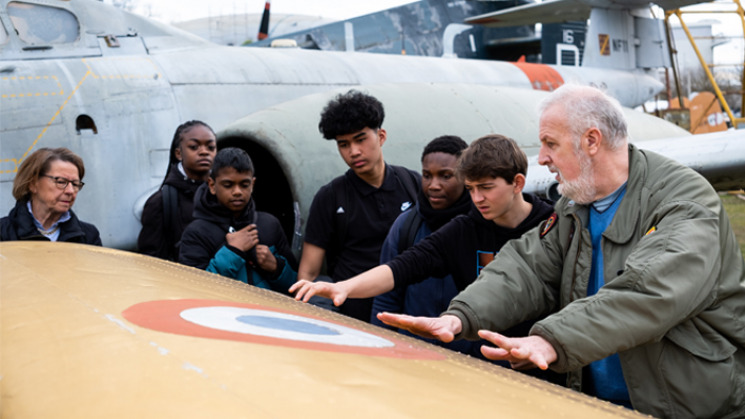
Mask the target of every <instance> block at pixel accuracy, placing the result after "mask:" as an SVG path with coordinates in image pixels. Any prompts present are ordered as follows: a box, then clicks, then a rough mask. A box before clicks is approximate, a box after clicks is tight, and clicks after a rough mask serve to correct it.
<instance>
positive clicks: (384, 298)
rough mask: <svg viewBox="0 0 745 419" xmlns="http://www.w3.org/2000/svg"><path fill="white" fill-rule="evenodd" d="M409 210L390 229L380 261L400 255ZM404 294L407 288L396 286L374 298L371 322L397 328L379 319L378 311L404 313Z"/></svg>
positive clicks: (392, 328)
mask: <svg viewBox="0 0 745 419" xmlns="http://www.w3.org/2000/svg"><path fill="white" fill-rule="evenodd" d="M409 211H416V209H410V210H409ZM408 214H409V213H408V211H406V212H404V213H403V214H401V215H399V216H398V218H396V221H394V222H393V225H392V226H391V229H390V230H389V231H388V235H387V236H386V237H385V241H384V242H383V247H382V248H381V250H380V263H381V264H383V263H386V262H388V261H390V260H392V259H393V258H395V257H396V256H398V242H399V240H400V237H401V231H400V230H401V224H403V222H404V220H405V219H406V218H407V217H408ZM404 295H406V291H405V288H394V289H393V290H391V291H388V292H386V293H385V294H381V295H378V296H377V297H375V298H374V299H373V305H372V312H371V313H370V323H372V324H374V325H376V326H380V327H385V328H386V329H390V330H396V328H395V327H392V326H388V325H387V324H385V323H383V322H381V321H380V320H378V316H377V315H378V313H380V312H381V311H387V312H390V313H403V309H404Z"/></svg>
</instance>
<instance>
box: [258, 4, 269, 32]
mask: <svg viewBox="0 0 745 419" xmlns="http://www.w3.org/2000/svg"><path fill="white" fill-rule="evenodd" d="M270 7H271V0H266V3H264V14H263V15H261V25H260V26H259V35H258V36H257V38H258V39H259V41H261V40H262V39H266V38H267V37H268V36H269V8H270Z"/></svg>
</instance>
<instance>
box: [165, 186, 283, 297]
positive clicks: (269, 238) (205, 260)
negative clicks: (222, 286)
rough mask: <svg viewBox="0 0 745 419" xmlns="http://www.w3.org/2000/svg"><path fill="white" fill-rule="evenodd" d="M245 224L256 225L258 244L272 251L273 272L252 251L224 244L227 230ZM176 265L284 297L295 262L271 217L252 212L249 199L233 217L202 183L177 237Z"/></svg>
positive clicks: (277, 221)
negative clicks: (190, 215)
mask: <svg viewBox="0 0 745 419" xmlns="http://www.w3.org/2000/svg"><path fill="white" fill-rule="evenodd" d="M249 224H256V227H257V229H258V231H259V244H263V245H266V246H268V247H269V248H270V249H271V250H272V254H274V257H275V258H276V259H277V270H276V272H267V271H264V270H262V269H261V268H259V265H258V263H257V262H256V251H255V250H254V249H251V250H250V251H249V252H246V253H244V252H243V251H241V250H239V249H236V248H235V247H232V246H230V245H228V244H227V242H226V240H225V235H226V234H227V233H228V231H229V230H230V227H232V228H233V229H235V230H236V231H237V230H240V229H242V228H244V227H246V226H248V225H249ZM179 262H181V263H183V264H185V265H189V266H194V267H196V268H199V269H206V270H208V271H210V272H215V273H218V274H220V275H223V276H227V277H230V278H233V279H237V280H239V281H242V282H245V283H248V284H251V285H255V286H257V287H260V288H269V289H272V290H275V291H279V292H283V293H285V294H287V290H288V288H290V286H291V285H292V284H294V283H295V282H296V280H297V262H296V260H295V256H294V255H293V254H292V251H291V250H290V246H289V245H288V243H287V238H286V237H285V234H284V231H283V230H282V226H281V225H280V223H279V220H277V218H275V217H274V216H273V215H271V214H268V213H265V212H261V211H256V206H255V204H254V201H253V199H251V200H250V201H249V203H248V205H247V206H246V208H245V209H244V211H243V213H242V214H241V215H240V216H239V217H235V218H234V217H233V214H232V212H231V211H230V210H228V209H227V208H225V207H224V206H223V205H222V204H220V203H219V202H218V201H217V197H215V195H212V194H211V193H210V192H209V189H208V187H207V184H206V183H205V184H203V185H202V186H200V187H199V189H197V192H196V194H195V196H194V221H192V222H191V224H189V226H188V227H186V230H184V234H183V236H182V238H181V252H180V255H179Z"/></svg>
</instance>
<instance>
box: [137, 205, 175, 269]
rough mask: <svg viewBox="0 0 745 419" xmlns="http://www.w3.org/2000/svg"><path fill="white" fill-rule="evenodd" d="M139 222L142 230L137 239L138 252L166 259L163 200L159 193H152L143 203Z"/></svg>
mask: <svg viewBox="0 0 745 419" xmlns="http://www.w3.org/2000/svg"><path fill="white" fill-rule="evenodd" d="M140 221H141V222H142V229H141V230H140V234H139V236H138V237H137V250H138V252H140V253H142V254H145V255H150V256H155V257H158V258H161V259H166V258H168V249H166V246H167V245H166V238H165V232H164V231H163V199H162V198H161V193H160V192H156V193H154V194H153V195H151V196H150V198H148V200H147V202H145V207H144V208H143V210H142V218H141V220H140Z"/></svg>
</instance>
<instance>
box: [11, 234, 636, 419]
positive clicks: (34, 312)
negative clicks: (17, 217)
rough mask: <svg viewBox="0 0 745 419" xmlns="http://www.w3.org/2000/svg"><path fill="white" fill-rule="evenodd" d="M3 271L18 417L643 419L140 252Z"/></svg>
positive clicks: (70, 252)
mask: <svg viewBox="0 0 745 419" xmlns="http://www.w3.org/2000/svg"><path fill="white" fill-rule="evenodd" d="M39 260H44V263H39ZM0 271H1V272H2V273H3V278H2V281H0V307H2V313H1V314H2V322H0V333H1V335H0V336H2V339H0V350H2V356H3V362H2V363H0V377H2V381H0V385H2V393H1V394H2V396H1V397H2V398H1V399H0V406H2V414H3V417H7V418H50V417H61V416H63V417H73V418H103V417H105V418H172V417H173V418H176V417H178V418H204V417H214V418H243V417H251V418H294V417H302V418H314V417H323V418H327V417H358V418H399V417H401V418H403V417H433V418H439V417H442V418H452V417H458V416H462V415H466V416H469V417H486V416H489V415H494V414H495V412H497V414H498V416H500V417H509V418H544V417H559V416H564V417H572V418H578V419H582V418H588V419H589V418H592V419H599V418H639V417H644V416H642V415H639V414H637V413H635V412H633V411H631V410H628V409H624V408H622V407H619V406H615V405H612V404H610V403H607V402H603V401H599V400H596V399H593V398H591V397H588V396H585V395H583V394H580V393H577V392H574V391H570V390H568V389H565V388H561V387H558V386H555V385H553V384H549V383H547V382H544V381H540V380H538V379H535V378H532V377H528V376H525V375H523V374H520V373H518V372H515V371H511V370H508V369H505V368H500V367H498V366H496V365H493V364H489V363H486V362H483V361H480V360H476V359H474V358H470V357H467V356H465V355H462V354H459V353H456V352H452V351H449V350H446V349H443V348H440V347H436V346H433V345H429V344H427V343H425V342H422V341H420V340H417V339H412V338H409V337H406V336H402V335H400V334H398V333H395V332H392V331H389V330H386V329H382V328H378V327H375V326H372V325H370V324H367V323H363V322H359V321H357V320H354V319H350V318H348V317H345V316H342V315H339V314H336V313H332V312H330V311H328V310H323V309H319V308H317V307H313V306H311V305H308V304H303V303H299V302H296V301H294V300H293V299H292V298H290V297H286V296H281V295H279V294H277V293H274V292H270V291H266V290H261V289H258V288H256V287H251V286H249V285H245V284H243V283H240V282H237V281H234V280H232V279H228V278H224V277H221V276H218V275H215V274H211V273H208V272H205V271H202V270H198V269H195V268H190V267H185V266H182V265H178V264H175V263H171V262H166V261H163V260H160V259H155V258H152V257H148V256H142V255H138V254H134V253H131V252H125V251H121V250H114V249H106V248H100V247H96V246H87V245H78V244H72V243H43V242H28V241H27V242H1V243H0Z"/></svg>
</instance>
